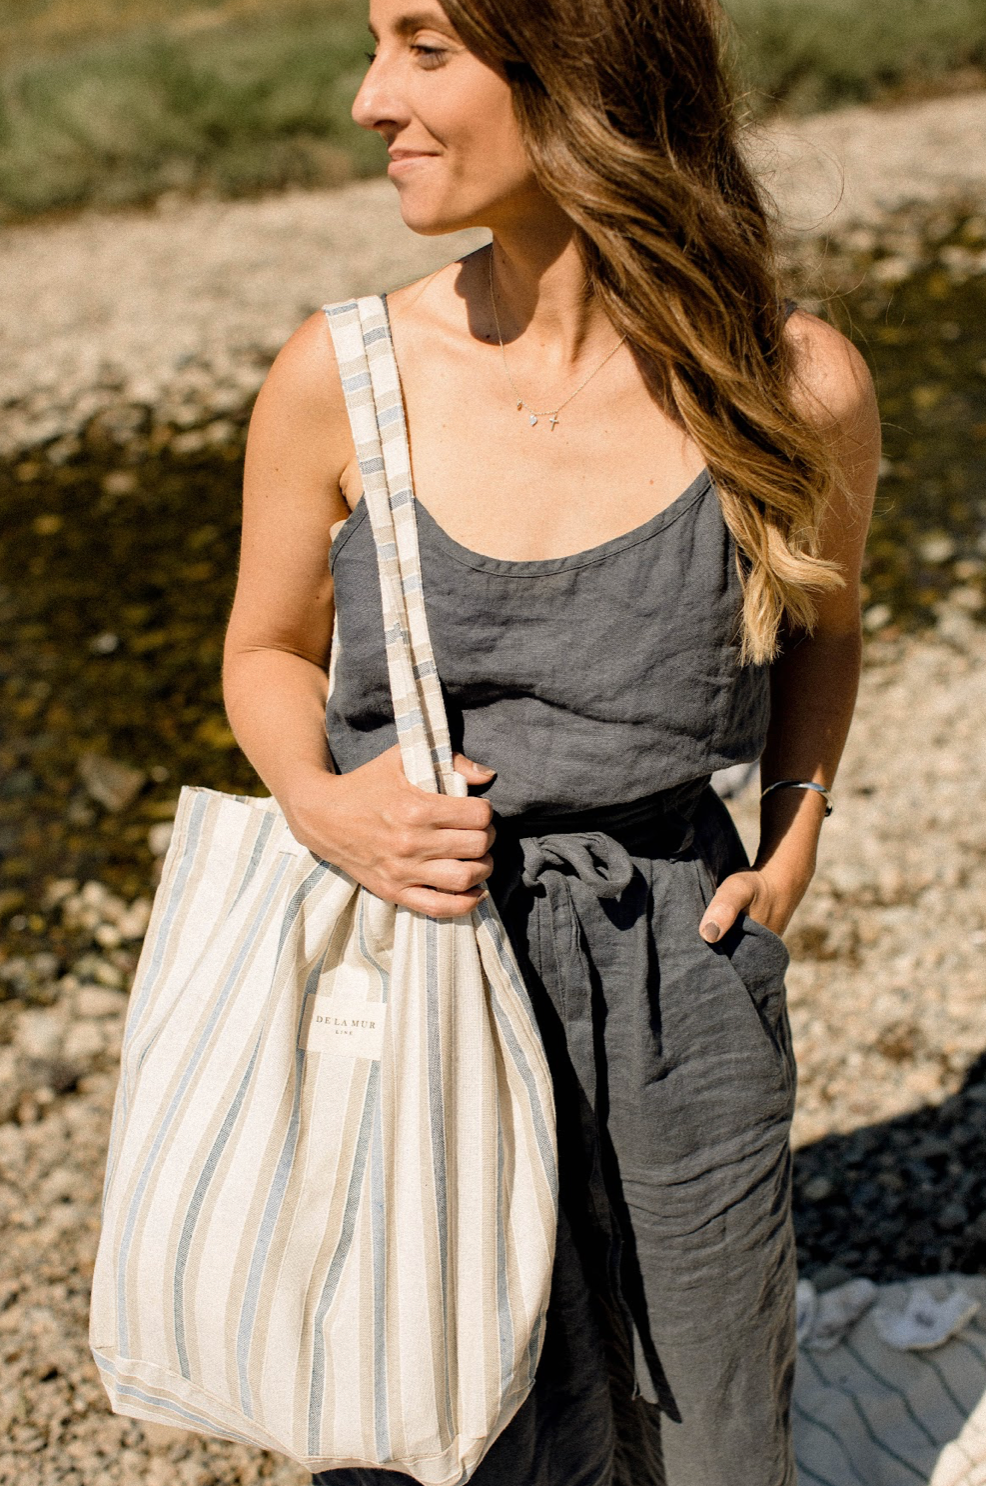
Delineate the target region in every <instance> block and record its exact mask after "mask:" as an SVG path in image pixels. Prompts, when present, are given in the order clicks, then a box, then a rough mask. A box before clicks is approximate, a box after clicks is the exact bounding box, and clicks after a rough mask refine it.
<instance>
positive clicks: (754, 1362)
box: [318, 429, 796, 1486]
mask: <svg viewBox="0 0 986 1486" xmlns="http://www.w3.org/2000/svg"><path fill="white" fill-rule="evenodd" d="M540 433H541V430H537V431H536V432H535V434H534V435H533V436H539V435H540ZM544 434H545V436H546V437H551V435H550V433H549V431H548V430H547V429H545V430H544ZM417 517H418V533H419V540H420V548H421V561H422V566H423V577H424V595H425V603H426V607H427V612H428V619H429V629H430V633H431V637H432V643H433V645H434V650H435V657H436V660H437V662H438V667H439V674H440V676H441V680H442V687H443V692H444V696H445V704H446V712H447V714H448V717H449V723H450V728H451V733H452V738H453V740H455V741H456V742H457V743H458V744H459V746H461V747H462V748H463V751H464V752H465V753H467V754H468V756H469V757H471V758H475V759H478V760H479V761H480V762H482V763H485V764H488V765H490V766H492V767H494V768H496V769H497V771H498V772H497V776H496V779H495V780H494V782H493V784H492V785H491V786H490V787H489V788H488V789H485V788H484V791H483V792H484V794H485V795H486V797H487V798H488V799H489V800H490V801H491V803H492V804H493V806H494V809H495V811H496V815H495V824H496V829H497V839H496V842H495V844H494V847H493V860H494V871H493V874H492V876H491V877H490V879H489V881H488V886H489V888H490V892H491V895H492V897H493V899H494V901H495V902H496V904H497V906H498V908H499V911H500V914H501V919H502V922H503V924H504V927H505V928H506V931H507V934H508V936H509V937H510V940H511V942H512V944H513V946H514V949H515V952H516V954H517V956H518V961H519V963H520V965H521V966H522V969H523V974H524V980H525V984H526V985H527V987H528V991H529V993H530V995H531V998H532V1003H533V1006H534V1010H535V1014H536V1016H537V1018H538V1022H539V1025H540V1028H541V1033H542V1037H543V1040H544V1045H545V1049H546V1051H547V1055H548V1060H549V1064H550V1067H551V1071H552V1077H553V1081H554V1086H555V1098H556V1103H557V1111H558V1145H559V1170H560V1177H561V1181H560V1201H559V1224H558V1239H557V1245H556V1260H555V1270H554V1278H553V1287H552V1294H551V1302H550V1305H549V1309H548V1316H547V1322H546V1329H545V1342H544V1349H543V1352H542V1356H541V1362H540V1365H539V1367H538V1372H537V1378H536V1381H535V1386H534V1388H533V1390H532V1392H531V1394H530V1396H529V1397H528V1399H527V1401H526V1403H525V1404H524V1405H523V1407H522V1408H521V1409H520V1410H519V1412H518V1413H517V1415H516V1416H515V1418H514V1419H513V1420H512V1421H511V1423H510V1424H509V1426H508V1427H507V1428H506V1429H505V1430H504V1431H503V1433H502V1434H501V1435H500V1437H499V1438H498V1439H497V1441H496V1442H495V1444H494V1445H493V1447H492V1448H491V1449H490V1451H489V1452H488V1454H487V1455H486V1457H485V1458H484V1460H483V1461H482V1463H481V1465H480V1466H479V1468H478V1470H477V1472H476V1475H475V1477H474V1482H473V1486H736V1483H739V1482H741V1483H742V1486H794V1481H795V1479H796V1470H795V1463H794V1455H793V1451H792V1443H791V1387H792V1380H793V1374H794V1359H795V1307H794V1292H795V1244H794V1234H793V1230H792V1226H791V1214H790V1174H791V1157H790V1150H789V1127H790V1120H791V1114H792V1110H793V1105H794V1094H795V1067H794V1058H793V1054H792V1048H791V1040H790V1032H789V1028H788V1021H787V1014H786V1009H785V991H784V975H785V970H786V967H787V963H788V956H787V951H786V949H785V947H784V944H783V942H782V941H781V940H780V939H779V938H778V937H777V936H776V935H775V934H773V933H771V931H770V930H769V929H768V928H766V927H764V926H763V925H761V924H759V923H757V922H756V921H755V920H754V919H752V918H750V917H748V916H746V915H744V916H743V917H742V918H741V920H740V922H739V923H738V924H737V925H736V926H735V928H734V929H733V930H731V931H730V933H729V934H727V935H725V936H723V938H722V940H720V942H719V943H717V944H714V945H711V944H707V943H706V942H705V941H704V940H703V939H702V938H701V936H700V935H699V933H698V925H699V922H700V920H701V917H702V914H703V912H704V909H705V907H706V905H707V904H708V902H709V900H710V898H711V896H712V894H713V892H714V890H715V887H716V884H717V883H719V882H721V881H722V879H723V878H724V877H725V876H727V875H729V874H730V873H732V872H735V871H738V870H741V869H743V868H745V867H747V866H748V865H749V863H748V861H747V858H746V855H745V852H744V850H743V846H742V843H741V841H740V840H739V837H738V836H737V833H736V830H735V827H734V826H733V824H732V821H731V819H730V816H729V813H728V811H727V809H726V808H725V806H724V805H723V804H722V803H721V801H719V799H718V798H717V796H716V795H715V793H714V791H713V790H712V789H711V788H709V787H708V782H709V775H710V773H711V772H712V770H713V769H715V768H719V767H721V766H724V765H727V764H733V763H738V762H742V761H746V760H750V759H755V758H756V757H758V755H759V754H760V752H761V751H762V748H763V744H764V737H765V733H766V729H767V724H768V720H769V710H770V707H769V673H768V671H767V669H766V668H765V667H760V666H741V665H740V663H739V655H738V649H737V645H736V640H737V635H738V619H739V614H740V608H741V602H742V591H741V585H740V580H739V573H738V568H737V553H736V549H735V545H734V544H733V541H732V538H731V536H730V533H729V530H728V528H727V527H726V524H725V521H724V520H723V516H722V511H721V508H720V505H719V501H718V498H717V492H716V488H715V485H714V483H713V481H712V480H711V478H710V477H709V475H708V473H703V474H702V475H700V476H698V477H697V478H696V479H695V480H694V481H693V482H691V484H690V485H689V486H688V488H687V489H686V490H684V491H683V492H682V493H681V495H680V496H679V497H678V498H677V499H676V500H675V501H673V502H672V503H671V505H670V506H668V507H667V508H666V509H665V510H664V511H661V512H659V513H658V514H657V515H656V516H654V517H652V518H651V519H650V520H649V521H647V522H645V523H643V524H642V525H641V526H639V527H637V528H635V529H634V530H633V531H630V532H626V533H624V534H623V535H621V536H619V537H616V538H613V539H612V540H610V541H607V542H604V543H601V544H598V545H597V546H595V547H592V548H590V549H588V550H586V551H584V552H578V553H573V554H571V555H569V556H566V557H560V558H553V559H548V560H532V561H513V560H507V559H499V558H493V557H490V556H487V555H485V554H482V553H478V552H474V551H471V550H470V549H468V548H466V547H464V546H462V545H461V544H460V543H458V542H456V541H455V540H454V539H453V538H452V537H451V536H450V535H449V534H448V533H447V532H446V531H445V530H444V529H443V528H442V527H441V526H440V525H439V523H438V522H437V521H436V520H434V518H433V517H431V515H430V514H429V512H428V510H427V508H426V507H425V506H424V505H422V504H421V503H420V502H418V503H417ZM330 561H331V564H332V574H333V582H334V588H335V594H336V604H337V611H336V612H337V625H338V628H339V633H340V636H341V648H340V650H339V652H338V655H337V667H336V675H335V684H334V686H333V689H332V692H331V695H330V698H329V706H328V718H329V721H328V734H329V739H330V743H331V746H332V752H333V757H334V758H335V760H336V762H337V764H338V766H339V768H340V769H343V770H345V769H352V768H356V767H358V766H359V765H360V764H362V763H364V762H366V761H367V760H368V759H370V758H373V757H375V756H376V755H377V754H378V753H380V752H381V751H382V750H383V749H384V748H387V747H388V746H390V745H391V744H392V743H393V742H394V739H395V737H396V736H397V734H396V729H395V720H394V717H393V713H392V712H388V708H389V701H388V696H387V690H386V663H385V656H384V651H383V642H382V638H381V634H382V630H381V622H380V610H379V603H380V600H379V596H378V594H377V591H376V585H375V584H374V582H373V565H374V561H375V559H374V556H373V546H372V539H371V531H370V524H369V522H368V520H367V512H366V508H365V505H364V503H363V502H359V503H357V505H356V507H355V509H354V511H353V513H352V515H351V516H350V517H349V519H348V521H347V522H346V523H345V525H344V526H343V528H342V529H341V530H340V531H339V532H337V535H336V538H335V541H334V543H333V547H332V553H331V558H330ZM400 1479H401V1478H400V1476H399V1475H397V1474H395V1473H391V1472H386V1471H375V1470H371V1469H365V1468H364V1469H341V1470H336V1471H327V1472H322V1473H320V1474H319V1476H318V1481H319V1486H399V1483H400Z"/></svg>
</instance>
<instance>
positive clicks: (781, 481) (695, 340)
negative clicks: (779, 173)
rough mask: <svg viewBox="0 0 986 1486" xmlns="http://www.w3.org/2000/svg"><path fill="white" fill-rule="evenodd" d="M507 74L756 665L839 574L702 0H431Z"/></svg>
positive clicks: (765, 248)
mask: <svg viewBox="0 0 986 1486" xmlns="http://www.w3.org/2000/svg"><path fill="white" fill-rule="evenodd" d="M444 8H445V10H446V12H447V13H448V16H449V19H450V20H451V21H452V23H453V25H455V27H456V29H457V30H458V31H459V33H460V34H461V35H462V37H463V39H464V41H465V42H466V44H467V45H468V46H469V47H470V48H471V49H472V50H473V51H475V52H476V53H477V55H479V56H480V57H483V58H484V60H487V61H489V62H490V63H491V64H492V65H495V66H498V67H500V68H501V69H502V70H503V71H504V72H505V74H506V76H507V78H508V79H509V81H510V83H511V87H512V91H513V97H514V108H515V111H516V114H517V118H518V121H519V124H520V127H521V130H522V133H523V135H524V139H525V142H526V145H527V148H528V151H529V154H530V156H531V160H532V162H533V165H534V169H535V171H536V173H537V176H538V179H539V181H540V183H541V185H542V187H543V189H544V190H545V191H546V192H547V193H548V194H549V195H551V196H552V197H553V198H554V199H555V200H556V201H557V202H558V203H559V204H560V205H561V206H562V207H563V209H564V210H565V212H566V213H567V214H568V215H569V217H571V219H572V221H573V222H574V223H575V226H576V228H577V230H578V233H579V240H580V244H581V249H582V253H583V257H584V260H585V265H586V272H587V276H588V281H589V288H590V291H591V292H592V293H593V294H595V295H596V296H597V297H598V299H599V301H600V303H601V304H602V305H603V307H604V308H605V310H606V313H607V314H608V316H609V318H610V319H611V320H612V322H613V324H614V326H615V327H616V328H617V329H618V330H619V331H621V332H622V333H625V334H626V336H627V339H628V341H629V342H630V344H631V345H632V346H633V347H634V348H635V350H636V352H637V354H638V356H640V357H641V358H642V360H643V362H644V363H645V364H646V365H647V366H648V367H649V368H651V369H652V373H653V374H654V375H656V377H657V379H658V383H659V390H660V392H661V394H662V396H663V398H664V401H665V404H666V406H667V408H668V411H669V412H670V413H671V414H672V415H673V416H675V417H676V418H677V419H678V420H679V421H680V422H681V424H682V425H683V427H684V428H685V429H686V430H687V432H688V433H689V435H690V436H691V437H692V438H693V439H694V441H695V443H696V444H697V445H698V447H699V448H700V449H701V451H702V453H703V455H704V456H705V458H706V461H707V464H708V467H709V471H710V474H711V475H712V477H713V479H714V481H715V484H716V489H717V493H718V496H719V501H720V504H721V507H722V512H723V517H724V519H725V521H726V524H727V526H728V527H729V530H730V531H731V533H732V535H733V538H734V541H735V544H736V548H737V559H738V562H739V567H740V576H741V580H742V585H743V612H742V626H741V637H740V643H741V652H742V658H743V660H744V661H749V662H754V663H766V662H769V661H771V660H773V659H774V658H775V657H776V655H777V654H778V650H779V645H780V637H781V634H782V630H783V628H784V627H785V626H786V627H789V628H792V629H801V630H807V631H810V630H811V629H812V627H813V625H814V622H815V618H816V598H817V596H818V595H820V594H822V593H825V592H829V591H831V590H833V589H835V588H837V587H840V586H841V585H842V583H843V581H844V580H843V578H842V576H841V574H840V572H839V569H838V567H837V566H836V565H835V564H834V563H831V562H829V561H826V560H825V559H824V558H823V557H822V556H821V555H820V551H819V528H820V525H821V520H822V516H823V513H824V511H825V509H826V507H827V505H828V503H829V501H830V499H831V497H832V494H833V492H834V490H835V488H836V482H837V472H836V467H835V463H834V460H833V457H832V454H831V451H830V449H829V447H828V445H827V444H826V441H825V439H824V437H823V436H822V434H821V432H820V431H819V430H818V428H817V427H816V426H815V425H814V424H813V423H812V422H811V421H810V420H808V419H807V418H806V417H805V415H804V414H803V413H802V412H801V411H800V410H799V409H798V407H797V406H796V403H795V400H794V396H793V393H792V383H793V379H794V376H795V373H796V368H795V365H794V359H793V353H792V350H791V347H790V343H789V340H788V337H786V336H785V333H784V324H785V310H784V306H783V304H782V301H781V298H780V286H779V272H778V267H777V261H776V253H775V247H774V241H773V231H772V226H771V220H770V214H769V211H768V207H767V203H766V199H765V197H764V195H763V193H762V191H761V188H760V187H759V186H758V184H757V182H756V180H755V178H754V176H753V174H752V172H751V171H750V169H749V168H748V166H747V164H746V162H745V161H744V159H743V157H742V154H741V151H740V149H739V145H738V137H737V135H738V127H737V122H736V111H735V108H734V104H733V100H732V96H731V92H730V88H729V85H728V80H727V77H726V73H725V69H724V67H723V62H722V56H723V31H722V16H721V11H720V9H719V6H718V4H717V3H716V0H606V4H605V5H600V4H598V0H539V3H538V5H537V6H531V5H530V0H445V5H444Z"/></svg>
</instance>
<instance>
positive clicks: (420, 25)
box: [370, 10, 452, 36]
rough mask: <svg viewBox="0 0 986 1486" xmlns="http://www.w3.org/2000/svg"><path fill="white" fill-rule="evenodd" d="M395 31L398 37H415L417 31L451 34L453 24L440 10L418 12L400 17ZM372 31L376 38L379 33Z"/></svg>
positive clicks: (396, 22) (395, 25)
mask: <svg viewBox="0 0 986 1486" xmlns="http://www.w3.org/2000/svg"><path fill="white" fill-rule="evenodd" d="M394 30H395V31H396V32H397V34H398V36H413V34H414V32H415V31H426V30H431V31H445V32H451V31H452V24H451V22H450V21H449V19H448V17H447V16H445V15H443V14H442V12H441V11H440V10H417V11H411V12H409V13H408V14H407V15H402V16H400V17H399V18H398V20H397V21H395V22H394ZM370 31H371V32H372V34H373V35H374V36H376V34H377V33H376V32H375V31H374V30H373V27H372V26H371V27H370Z"/></svg>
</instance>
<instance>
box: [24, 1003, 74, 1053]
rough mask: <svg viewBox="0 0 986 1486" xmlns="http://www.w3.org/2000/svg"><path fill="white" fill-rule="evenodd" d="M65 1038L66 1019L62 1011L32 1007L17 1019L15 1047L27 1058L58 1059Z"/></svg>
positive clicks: (52, 1008) (53, 1008)
mask: <svg viewBox="0 0 986 1486" xmlns="http://www.w3.org/2000/svg"><path fill="white" fill-rule="evenodd" d="M64 1037H65V1017H64V1014H63V1013H62V1012H61V1011H60V1010H58V1009H56V1008H55V1007H51V1008H46V1009H44V1010H41V1009H35V1008H33V1007H32V1008H31V1009H29V1010H28V1011H22V1012H21V1014H20V1016H19V1017H18V1018H17V1026H16V1030H15V1032H14V1046H15V1047H16V1048H17V1050H18V1052H20V1053H23V1055H24V1057H25V1058H57V1057H58V1056H59V1054H60V1053H61V1051H62V1043H63V1040H64Z"/></svg>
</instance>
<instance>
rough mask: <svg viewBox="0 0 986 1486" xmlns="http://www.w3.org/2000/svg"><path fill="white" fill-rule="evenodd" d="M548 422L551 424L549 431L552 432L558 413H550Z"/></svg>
mask: <svg viewBox="0 0 986 1486" xmlns="http://www.w3.org/2000/svg"><path fill="white" fill-rule="evenodd" d="M548 422H549V423H550V424H551V431H552V433H553V432H554V428H555V424H556V423H557V422H558V414H557V413H552V415H551V417H550V418H549V419H548Z"/></svg>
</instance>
